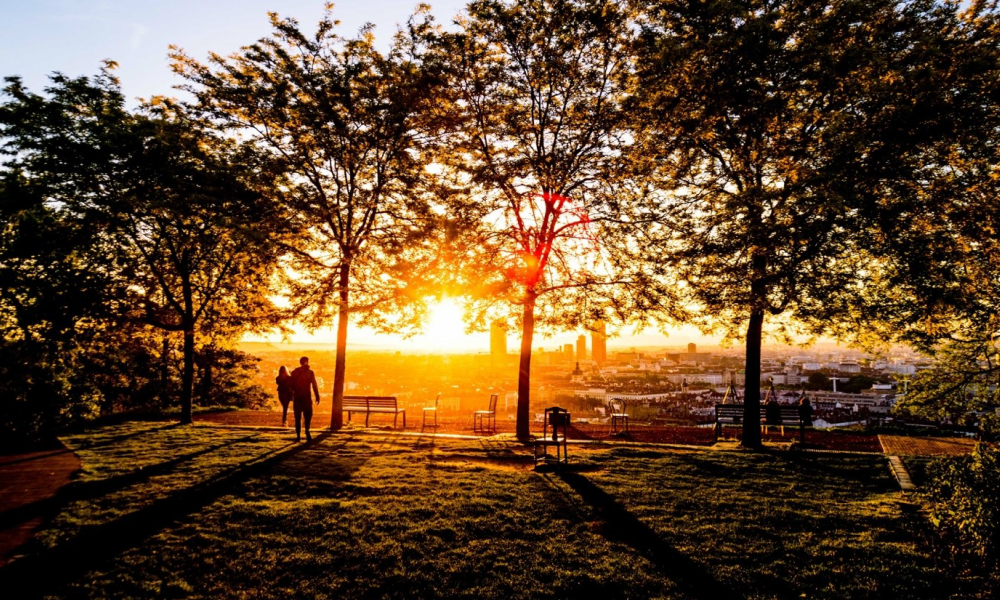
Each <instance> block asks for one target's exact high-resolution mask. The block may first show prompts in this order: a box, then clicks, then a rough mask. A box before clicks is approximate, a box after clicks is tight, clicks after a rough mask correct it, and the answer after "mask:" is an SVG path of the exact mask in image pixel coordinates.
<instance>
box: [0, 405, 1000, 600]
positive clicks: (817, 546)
mask: <svg viewBox="0 0 1000 600" xmlns="http://www.w3.org/2000/svg"><path fill="white" fill-rule="evenodd" d="M234 419H236V417H235V416H230V417H229V420H230V421H232V420H234ZM236 420H238V419H236ZM221 421H225V419H212V418H205V417H202V418H201V421H200V423H198V424H196V425H195V426H192V427H183V426H179V425H177V424H176V423H170V422H126V423H120V424H116V425H108V426H104V427H100V428H95V429H91V430H88V431H86V432H81V433H78V434H74V435H68V436H65V437H64V438H62V440H61V441H62V442H63V443H64V445H65V447H66V450H65V451H63V450H60V449H58V448H53V449H49V450H45V451H40V452H39V453H37V454H35V455H25V456H22V457H20V458H18V459H16V460H18V461H19V462H11V461H13V460H15V459H7V461H6V462H4V461H0V472H3V469H5V468H7V469H12V470H13V471H17V470H20V471H25V470H27V469H29V467H27V466H26V465H31V464H33V463H38V464H41V463H45V464H53V465H54V464H57V463H55V462H52V461H53V460H54V459H58V460H59V461H62V464H63V465H64V466H65V468H66V470H70V469H72V468H73V465H72V464H71V460H78V461H79V465H78V466H79V469H78V470H75V471H71V473H72V474H71V475H70V474H65V473H63V475H65V478H66V481H65V482H63V484H64V485H61V487H57V489H56V490H55V491H50V492H49V493H48V495H46V494H45V493H42V492H38V493H39V494H40V496H39V499H38V500H37V501H36V502H34V503H29V505H27V506H21V507H20V508H17V509H11V510H5V511H4V512H2V513H0V525H3V526H8V525H11V524H12V523H13V522H14V521H16V520H17V519H18V518H20V519H22V520H24V519H25V518H27V517H32V518H37V519H38V520H37V521H35V522H34V524H33V526H32V527H33V531H34V535H33V536H32V537H31V538H30V540H28V541H27V542H26V543H24V544H22V545H21V546H20V547H18V548H17V549H16V551H14V552H12V554H11V556H10V557H9V558H11V559H12V560H11V561H10V562H9V564H7V565H6V566H5V567H3V568H2V569H0V586H2V587H0V589H3V590H4V594H3V597H5V598H6V597H10V598H33V597H38V598H191V599H194V598H233V599H236V598H338V599H339V598H433V597H447V598H512V597H517V598H521V597H525V598H677V599H681V598H711V599H717V598H747V599H750V598H753V599H758V598H760V599H764V598H767V599H770V598H831V599H832V598H927V599H931V598H979V597H988V596H987V595H984V594H987V593H988V592H986V591H984V589H983V587H982V586H983V584H982V582H981V581H980V580H978V579H977V578H975V577H972V576H969V574H968V573H966V572H963V571H962V570H961V569H959V568H958V567H956V566H955V565H954V564H952V563H951V562H950V561H949V560H948V557H947V556H946V555H945V553H943V552H941V550H940V549H939V548H938V544H937V542H936V541H935V534H934V532H933V531H932V530H931V528H930V526H929V524H928V522H927V519H926V516H925V515H924V514H923V513H922V508H921V503H920V497H919V494H904V493H902V492H900V488H899V484H898V482H897V481H896V479H895V478H894V476H893V474H892V471H891V470H890V468H889V466H888V464H887V460H886V456H885V455H884V454H883V453H881V452H824V451H815V450H814V451H799V450H794V449H788V445H787V444H784V443H782V442H780V441H778V442H775V443H769V445H768V448H767V449H766V450H765V451H763V452H744V451H740V450H738V449H733V448H734V446H735V445H734V444H731V443H730V444H726V443H722V444H718V445H713V446H709V445H701V446H699V445H696V444H687V445H663V444H652V443H644V442H641V441H635V440H634V439H632V440H630V439H624V440H621V441H617V440H616V441H609V440H595V439H593V438H594V437H596V436H594V435H591V436H588V437H589V438H591V439H589V440H588V439H583V440H582V441H581V442H580V443H576V444H571V445H570V464H569V466H568V467H567V468H564V469H548V470H546V469H541V470H535V469H534V462H533V459H532V456H531V450H530V448H526V447H525V446H523V445H521V444H518V443H516V442H515V441H514V440H513V438H512V436H510V435H509V434H506V433H499V434H497V435H491V436H480V437H472V436H462V435H454V434H449V433H447V432H442V434H441V435H431V434H430V433H429V432H426V431H425V432H423V433H421V432H420V431H419V428H414V427H412V423H411V424H410V425H411V427H410V430H408V431H406V432H400V431H396V430H387V429H385V428H384V427H383V424H379V425H376V426H373V427H371V428H363V427H359V426H357V425H355V426H352V427H350V428H348V429H347V430H345V431H343V432H340V433H336V434H329V433H322V434H319V435H317V436H316V439H315V440H314V441H313V442H312V443H310V444H304V443H303V444H297V443H295V441H294V434H293V433H291V432H290V431H289V430H288V429H282V428H280V427H278V428H275V427H272V426H268V427H262V426H253V425H248V424H246V423H242V424H240V423H232V422H230V423H228V424H227V423H225V422H221ZM463 427H464V426H463ZM880 443H882V444H892V443H896V444H897V445H896V446H895V447H894V448H896V449H899V448H902V449H903V450H906V451H914V450H913V449H912V448H911V449H910V450H907V449H906V446H905V444H908V443H909V444H915V446H913V448H916V450H915V451H921V450H920V449H921V448H923V449H924V450H925V451H927V452H928V453H930V452H931V451H932V449H931V446H933V445H934V444H938V443H941V444H944V446H946V447H947V448H946V449H944V450H942V449H940V448H939V449H937V450H933V451H934V452H939V453H940V452H957V451H959V450H960V448H957V446H956V447H951V446H949V444H951V443H952V442H951V441H950V440H932V439H927V440H919V439H917V440H913V439H910V440H904V439H900V440H887V439H884V440H881V441H880ZM811 445H812V443H810V444H807V447H808V446H811ZM958 445H963V444H962V443H958ZM964 445H965V446H966V447H967V444H964ZM18 465H19V466H18ZM40 479H45V478H44V477H41V478H40ZM8 487H9V486H8ZM12 510H13V513H12ZM9 593H12V594H11V595H8V594H9Z"/></svg>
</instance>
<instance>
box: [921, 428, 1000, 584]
mask: <svg viewBox="0 0 1000 600" xmlns="http://www.w3.org/2000/svg"><path fill="white" fill-rule="evenodd" d="M929 471H930V486H929V489H928V498H929V499H930V501H931V502H932V505H931V517H932V520H933V522H934V524H935V525H937V526H938V527H939V528H940V529H941V530H942V532H943V534H944V535H945V539H946V540H947V541H948V542H949V544H950V545H951V547H952V548H953V549H954V550H955V551H957V552H959V553H970V554H972V555H974V556H976V557H978V558H979V559H981V560H983V561H984V562H985V563H986V564H987V565H988V566H990V567H996V566H997V564H998V561H1000V478H998V477H997V473H1000V447H997V446H996V445H993V444H988V443H979V444H976V448H975V450H974V451H973V453H972V454H971V455H969V456H961V457H955V458H947V459H942V460H941V461H940V462H938V463H936V464H935V465H932V466H931V467H930V469H929Z"/></svg>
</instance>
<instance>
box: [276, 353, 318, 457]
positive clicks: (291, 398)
mask: <svg viewBox="0 0 1000 600" xmlns="http://www.w3.org/2000/svg"><path fill="white" fill-rule="evenodd" d="M299 365H300V366H299V368H298V369H295V370H294V371H292V373H291V375H289V374H288V369H286V368H285V367H281V369H279V370H278V377H277V378H276V379H275V382H276V383H277V384H278V401H279V402H281V409H282V410H281V424H282V425H287V424H288V404H289V402H291V403H292V408H293V410H294V411H295V441H296V442H300V441H302V435H301V432H302V417H303V416H304V417H305V421H306V441H307V442H308V441H312V436H311V435H309V425H310V423H312V416H313V409H312V402H310V400H312V398H311V396H312V392H315V394H316V404H319V386H318V385H316V374H315V373H313V371H312V369H310V368H309V358H308V357H306V356H303V357H302V358H300V359H299Z"/></svg>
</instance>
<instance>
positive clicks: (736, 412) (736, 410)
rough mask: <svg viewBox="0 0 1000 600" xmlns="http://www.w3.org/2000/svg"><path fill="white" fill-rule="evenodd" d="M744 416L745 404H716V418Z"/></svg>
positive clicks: (738, 417)
mask: <svg viewBox="0 0 1000 600" xmlns="http://www.w3.org/2000/svg"><path fill="white" fill-rule="evenodd" d="M742 418H743V405H742V404H716V405H715V419H716V420H719V419H742Z"/></svg>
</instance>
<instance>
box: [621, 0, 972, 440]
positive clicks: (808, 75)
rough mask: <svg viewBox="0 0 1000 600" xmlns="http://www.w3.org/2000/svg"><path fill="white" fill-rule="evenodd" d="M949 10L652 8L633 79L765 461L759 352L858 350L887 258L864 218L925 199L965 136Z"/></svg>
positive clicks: (707, 314) (678, 251)
mask: <svg viewBox="0 0 1000 600" xmlns="http://www.w3.org/2000/svg"><path fill="white" fill-rule="evenodd" d="M955 10H956V7H955V6H953V5H950V4H949V5H938V4H937V3H935V2H933V1H924V0H921V1H916V2H898V1H896V0H876V1H870V0H832V1H829V2H805V1H799V0H746V1H742V2H721V1H720V2H698V3H690V2H682V1H674V0H664V1H660V2H655V3H652V4H650V5H649V6H648V10H647V11H646V14H645V26H644V35H643V44H642V45H641V58H640V63H641V64H644V65H647V67H648V68H646V69H645V70H644V72H643V74H642V75H643V81H644V87H645V89H646V90H647V91H648V94H647V96H646V98H647V100H648V102H647V104H646V106H647V109H648V117H647V119H648V120H649V121H651V122H655V123H656V124H657V125H656V126H657V127H658V128H659V129H660V152H659V155H660V157H661V159H662V161H663V163H662V164H663V167H664V171H663V175H662V177H663V181H664V185H665V187H667V188H668V189H670V190H672V191H673V192H674V194H675V205H674V213H673V215H672V218H673V220H674V223H675V224H676V229H675V230H674V232H673V235H672V236H670V238H669V239H668V241H665V242H664V244H669V246H668V247H669V249H670V252H671V256H672V257H673V264H674V265H675V267H676V268H677V270H678V274H679V276H680V278H681V279H682V280H683V281H684V284H685V287H686V289H687V290H689V291H690V293H691V297H692V298H693V300H694V301H695V302H697V304H698V305H699V306H700V307H701V309H702V314H703V315H704V317H703V319H702V327H703V328H705V329H708V330H720V329H721V330H722V331H724V332H725V334H726V335H727V337H729V338H742V339H744V340H745V342H746V395H745V398H746V400H745V404H746V409H745V410H746V416H745V418H744V430H743V442H742V443H743V445H745V446H748V447H756V446H759V444H760V427H759V403H760V347H761V339H762V335H763V332H764V322H765V319H766V317H767V316H768V315H771V316H772V318H773V317H778V316H781V315H785V318H783V319H781V320H780V321H777V322H776V323H774V325H775V326H776V330H777V331H776V332H777V334H778V335H781V336H786V337H787V336H789V335H790V334H794V333H809V334H821V333H827V334H829V333H833V334H848V335H849V334H853V333H856V332H857V330H859V329H862V328H864V327H865V326H866V323H865V319H864V317H865V316H866V315H864V314H863V313H862V312H861V309H860V308H859V306H861V305H863V304H864V301H865V300H866V298H865V294H866V289H869V287H871V288H873V287H874V283H875V279H876V271H877V268H876V267H877V264H876V262H875V260H876V259H877V258H878V255H877V254H875V253H876V252H877V250H878V249H876V248H875V247H874V246H872V245H870V244H869V243H868V240H867V239H866V236H870V235H872V229H871V227H870V221H868V220H867V218H866V217H865V215H869V214H871V213H872V209H873V208H874V207H875V206H877V205H880V204H882V203H886V202H889V203H891V201H892V200H891V199H892V198H893V197H895V194H896V193H897V192H898V190H899V188H900V187H903V186H905V185H914V184H916V183H917V182H919V180H920V178H921V174H922V169H923V166H924V165H925V164H926V163H925V162H924V161H925V160H926V149H927V148H928V147H929V146H930V145H931V144H932V143H934V142H935V141H937V140H941V139H945V138H946V137H947V135H948V132H949V128H951V127H954V126H955V125H956V122H957V120H956V115H957V114H958V111H957V110H956V106H955V105H954V103H953V102H952V101H951V98H952V96H951V94H952V92H954V91H955V90H956V89H957V88H956V87H955V80H954V79H953V78H952V73H951V71H950V70H949V69H948V62H949V60H950V59H949V53H950V52H951V51H952V50H954V49H955V46H956V44H958V40H954V39H952V36H951V32H952V31H953V28H954V26H955V24H956V13H955Z"/></svg>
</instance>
